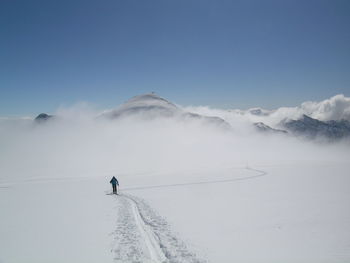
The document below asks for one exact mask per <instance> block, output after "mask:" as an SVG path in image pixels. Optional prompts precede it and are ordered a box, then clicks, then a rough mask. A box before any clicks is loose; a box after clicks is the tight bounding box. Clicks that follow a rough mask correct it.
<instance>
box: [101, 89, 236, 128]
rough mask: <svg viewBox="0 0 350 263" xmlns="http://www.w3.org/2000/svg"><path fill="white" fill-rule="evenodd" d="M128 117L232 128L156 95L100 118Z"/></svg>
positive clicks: (137, 98)
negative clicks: (195, 122)
mask: <svg viewBox="0 0 350 263" xmlns="http://www.w3.org/2000/svg"><path fill="white" fill-rule="evenodd" d="M128 116H138V117H141V118H143V119H146V120H147V119H155V118H159V117H165V118H177V119H180V120H185V121H204V122H206V123H209V124H212V125H216V126H218V127H222V128H227V129H229V128H231V126H230V125H229V124H228V123H227V122H226V121H225V120H223V119H221V118H219V117H209V116H203V115H200V114H196V113H191V112H186V111H184V110H183V109H181V108H179V107H177V106H176V105H175V104H173V103H171V102H169V101H167V100H166V99H163V98H161V97H159V96H158V95H156V94H154V93H151V94H144V95H139V96H135V97H133V98H131V99H130V100H128V101H127V102H125V103H124V104H122V105H120V106H119V107H118V108H116V109H114V110H111V111H109V112H105V113H103V114H102V115H101V116H100V117H104V118H108V119H118V118H121V117H128Z"/></svg>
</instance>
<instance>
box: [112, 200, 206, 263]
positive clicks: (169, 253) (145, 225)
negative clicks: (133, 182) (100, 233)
mask: <svg viewBox="0 0 350 263" xmlns="http://www.w3.org/2000/svg"><path fill="white" fill-rule="evenodd" d="M115 198H116V201H117V204H118V213H119V216H118V222H117V229H116V231H115V232H114V244H113V247H114V248H113V249H112V251H113V252H114V261H115V262H135V263H136V262H147V263H151V262H152V263H204V262H207V261H204V260H201V259H199V258H198V257H197V256H196V255H195V254H194V253H192V252H190V251H189V249H188V248H187V246H186V244H185V243H184V242H183V241H181V240H180V239H179V238H178V237H177V236H175V235H174V234H173V232H172V231H171V230H170V227H169V225H168V223H167V222H166V221H165V220H164V219H163V218H162V217H160V216H159V215H157V214H156V213H155V212H154V211H153V210H152V209H151V208H150V207H149V206H148V205H147V204H146V203H145V202H144V201H143V200H142V199H140V198H137V197H135V196H131V195H128V194H121V195H118V196H116V197H115Z"/></svg>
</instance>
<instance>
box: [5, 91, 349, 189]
mask: <svg viewBox="0 0 350 263" xmlns="http://www.w3.org/2000/svg"><path fill="white" fill-rule="evenodd" d="M348 104H349V99H348V98H345V97H344V96H342V95H338V96H335V97H333V98H331V99H330V100H327V101H324V102H320V103H311V102H308V103H304V104H303V105H302V106H301V107H297V108H284V109H289V110H283V108H281V109H278V110H276V111H274V112H268V114H261V116H258V115H254V114H252V113H249V112H247V111H245V112H242V111H237V110H234V111H226V110H218V109H211V108H208V107H196V108H194V107H186V108H182V109H181V110H184V111H190V112H196V113H200V114H202V115H206V116H216V117H220V118H222V119H224V120H225V121H226V122H228V123H230V125H231V126H232V127H233V130H232V131H231V130H230V131H228V130H226V129H222V128H220V127H218V128H216V127H215V126H213V125H212V123H210V122H207V119H198V118H197V117H191V118H188V117H186V118H185V119H181V118H179V117H177V118H171V117H169V116H165V117H164V116H160V117H159V118H157V117H155V116H153V115H152V118H148V117H145V114H144V113H140V112H137V113H135V114H132V115H128V116H124V117H123V118H118V119H110V118H99V117H98V116H100V115H101V112H100V111H96V110H94V109H91V108H90V107H89V106H88V105H86V104H80V105H77V106H74V107H71V108H61V109H59V110H58V111H57V112H56V114H55V115H56V118H54V119H52V120H51V119H50V120H48V121H46V122H44V123H35V122H33V121H32V120H28V119H25V120H23V119H17V120H13V119H12V120H9V119H2V120H1V121H0V145H1V148H0V183H2V184H4V183H6V182H16V181H17V180H23V178H27V179H30V180H34V179H42V178H62V177H65V178H66V177H67V178H77V177H86V176H109V175H112V174H113V175H118V174H124V175H131V176H132V175H142V174H149V173H169V172H172V173H175V174H176V172H178V173H182V172H184V171H198V172H200V171H208V170H211V171H218V173H219V171H220V169H225V168H228V167H234V166H240V167H244V166H246V165H262V164H263V165H273V164H275V165H277V164H283V163H285V162H296V161H302V162H321V163H322V162H323V163H327V162H348V160H347V156H349V147H348V145H343V144H341V143H339V144H333V145H318V144H316V143H305V142H302V141H300V140H297V139H295V138H291V137H286V136H266V135H263V134H259V133H258V132H257V131H255V130H254V128H253V127H252V125H251V123H252V121H255V120H260V119H263V120H270V122H272V121H271V120H275V121H276V120H277V119H281V115H283V116H291V115H292V114H294V113H295V112H298V111H300V110H302V111H303V112H305V113H306V111H307V110H309V111H311V109H314V111H313V114H315V115H317V116H323V117H322V118H326V119H329V118H332V117H331V116H335V117H337V118H338V119H340V118H343V117H345V116H347V117H348V113H349V105H348ZM327 105H329V106H327ZM330 109H332V110H330ZM282 112H283V114H282ZM184 116H187V115H184ZM276 116H278V117H276ZM209 123H210V124H209Z"/></svg>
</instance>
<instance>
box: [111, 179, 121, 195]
mask: <svg viewBox="0 0 350 263" xmlns="http://www.w3.org/2000/svg"><path fill="white" fill-rule="evenodd" d="M110 183H111V184H112V187H113V194H116V195H117V194H118V191H117V186H118V188H119V182H118V180H117V178H115V177H114V176H113V178H112V180H111V181H110Z"/></svg>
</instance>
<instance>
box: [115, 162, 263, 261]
mask: <svg viewBox="0 0 350 263" xmlns="http://www.w3.org/2000/svg"><path fill="white" fill-rule="evenodd" d="M246 169H247V170H252V171H255V172H257V173H258V174H256V175H253V176H247V177H241V178H232V179H227V180H216V181H207V182H195V183H184V184H175V185H160V186H153V187H144V188H137V189H148V188H160V187H170V186H183V185H193V184H211V183H224V182H232V181H241V180H249V179H253V178H258V177H262V176H265V175H266V174H267V173H266V172H265V171H261V170H257V169H253V168H249V167H247V168H246ZM127 190H136V188H134V189H130V188H129V189H127ZM115 198H116V201H117V202H116V203H117V208H118V214H119V216H118V218H117V229H116V230H115V231H114V244H113V247H114V248H113V249H112V251H114V261H115V262H118V263H119V262H120V263H122V262H123V263H125V262H133V263H141V262H142V263H205V262H208V261H206V260H203V259H200V258H198V257H197V255H196V254H195V253H193V252H191V251H190V250H189V249H188V246H187V245H186V244H185V243H184V242H183V241H181V239H179V238H178V237H177V236H176V235H174V233H173V232H172V231H171V229H170V226H169V224H168V223H167V222H166V220H165V219H164V218H162V217H161V216H159V215H158V214H157V213H156V212H155V211H154V210H153V209H152V208H151V207H150V206H149V205H148V204H147V203H146V202H145V201H144V200H143V199H141V198H138V197H136V196H132V195H130V194H125V193H123V194H120V195H118V196H115Z"/></svg>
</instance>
